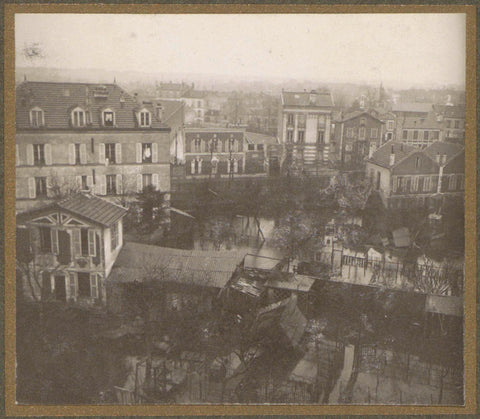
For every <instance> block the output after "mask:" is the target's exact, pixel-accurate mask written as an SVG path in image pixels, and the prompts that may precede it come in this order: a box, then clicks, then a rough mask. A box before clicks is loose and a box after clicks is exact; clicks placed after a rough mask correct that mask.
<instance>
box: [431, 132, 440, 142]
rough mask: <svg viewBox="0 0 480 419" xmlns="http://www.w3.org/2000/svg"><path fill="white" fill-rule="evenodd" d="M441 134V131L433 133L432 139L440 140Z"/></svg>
mask: <svg viewBox="0 0 480 419" xmlns="http://www.w3.org/2000/svg"><path fill="white" fill-rule="evenodd" d="M439 134H440V133H439V131H432V139H434V140H438V138H439Z"/></svg>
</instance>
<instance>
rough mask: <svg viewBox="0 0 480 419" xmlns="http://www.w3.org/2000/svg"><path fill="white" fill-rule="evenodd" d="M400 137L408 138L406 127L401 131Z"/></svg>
mask: <svg viewBox="0 0 480 419" xmlns="http://www.w3.org/2000/svg"><path fill="white" fill-rule="evenodd" d="M402 138H403V139H404V140H406V139H407V138H408V131H407V130H406V129H404V130H403V133H402Z"/></svg>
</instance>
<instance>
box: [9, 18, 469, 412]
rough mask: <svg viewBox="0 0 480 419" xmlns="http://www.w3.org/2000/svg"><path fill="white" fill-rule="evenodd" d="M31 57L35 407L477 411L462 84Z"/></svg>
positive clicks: (29, 328)
mask: <svg viewBox="0 0 480 419" xmlns="http://www.w3.org/2000/svg"><path fill="white" fill-rule="evenodd" d="M19 22H20V21H19ZM18 27H21V26H18ZM461 30H462V29H461V26H460V31H461ZM463 30H464V29H463ZM16 54H17V66H16V74H15V78H16V89H15V91H16V93H15V96H16V102H15V110H16V112H15V117H16V120H15V126H16V136H15V164H16V213H17V222H16V242H17V247H16V249H17V250H16V273H17V274H16V281H17V287H16V288H17V295H16V309H17V314H16V345H17V346H16V356H17V363H18V364H17V370H16V401H17V403H18V404H20V405H22V404H24V405H31V404H40V405H79V404H80V405H81V404H85V405H112V404H116V405H157V404H158V405H182V404H216V405H218V404H232V403H241V404H244V405H249V404H292V405H297V404H303V405H315V404H318V405H336V404H339V405H348V404H352V405H388V404H393V405H405V406H415V405H419V406H421V405H432V406H433V405H437V406H442V405H444V406H459V407H460V406H464V404H465V387H464V380H465V373H464V371H465V369H464V356H463V355H464V329H463V322H464V291H465V269H464V264H465V250H464V242H465V236H464V233H463V232H464V213H465V208H464V204H463V201H464V190H465V188H466V183H465V142H466V135H465V130H466V127H465V120H466V108H465V103H466V97H465V84H462V83H459V84H455V83H451V84H448V83H446V82H444V81H442V82H440V83H439V84H437V85H435V82H434V81H432V83H430V84H429V83H424V84H423V86H422V83H420V84H415V83H411V84H410V85H413V86H415V87H414V88H406V87H404V86H401V85H395V83H394V82H392V80H389V83H390V85H389V84H387V82H385V84H384V82H383V80H382V79H383V77H382V76H381V75H380V76H378V77H379V79H377V78H374V80H368V81H361V80H358V79H352V80H350V79H346V80H343V81H329V80H325V81H320V80H318V79H315V78H314V79H310V78H302V77H301V76H298V79H295V80H292V79H291V78H290V79H287V78H285V79H283V80H279V79H280V78H278V77H276V78H274V79H273V80H272V81H269V80H268V78H264V77H262V78H261V80H260V79H258V80H249V79H248V77H247V78H245V79H242V78H241V77H240V78H238V80H237V81H235V77H236V76H235V75H232V76H231V77H230V79H227V78H225V79H222V77H221V76H215V75H206V76H205V77H204V76H201V77H199V76H198V75H194V74H191V75H190V77H191V78H190V79H189V78H187V77H186V75H185V73H187V75H188V71H182V70H183V69H180V70H179V73H180V76H178V77H175V76H174V75H172V74H171V73H168V75H165V74H163V76H162V73H159V74H157V75H154V77H153V79H152V77H151V76H150V75H145V74H144V75H143V76H142V75H141V74H135V72H133V73H132V74H128V73H127V72H124V73H122V72H121V71H120V70H118V71H112V70H104V71H98V70H96V71H84V70H81V69H79V71H76V70H75V69H74V68H73V69H72V68H64V69H62V68H55V69H52V68H49V67H48V66H46V67H42V66H41V65H39V64H38V63H41V62H42V61H43V62H45V60H47V61H46V62H48V54H49V53H48V51H46V50H45V47H44V45H42V43H41V42H38V43H36V42H29V43H28V42H26V43H24V44H23V45H18V44H17V49H16ZM22 55H23V58H24V63H23V64H26V65H22V66H21V65H19V61H18V57H19V56H22ZM459 65H461V64H459ZM82 73H83V74H82ZM107 74H108V75H107ZM152 74H155V73H152ZM110 76H111V78H112V81H113V82H108V81H106V78H107V77H110ZM137 77H140V79H137ZM141 77H145V78H144V79H142V78H141ZM117 78H118V80H119V81H118V82H117ZM95 79H97V80H95ZM120 80H123V81H122V82H120ZM232 80H233V81H232ZM216 83H217V84H216ZM32 340H34V341H38V342H42V343H41V345H43V346H44V348H43V349H42V350H41V351H39V350H38V348H35V349H34V348H31V347H30V346H29V345H28V344H27V342H29V341H32Z"/></svg>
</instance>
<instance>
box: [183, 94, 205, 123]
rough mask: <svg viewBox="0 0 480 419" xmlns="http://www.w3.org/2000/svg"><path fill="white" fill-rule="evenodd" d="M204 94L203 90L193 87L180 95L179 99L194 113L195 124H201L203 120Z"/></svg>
mask: <svg viewBox="0 0 480 419" xmlns="http://www.w3.org/2000/svg"><path fill="white" fill-rule="evenodd" d="M205 96H206V94H205V92H201V91H199V90H195V89H194V88H193V87H192V89H190V90H187V91H186V92H184V93H183V94H182V96H181V99H182V100H183V102H185V104H186V106H187V107H189V108H190V109H192V110H193V112H194V113H195V120H194V123H195V124H196V125H202V124H203V123H204V122H205V111H206V106H205V104H206V100H205Z"/></svg>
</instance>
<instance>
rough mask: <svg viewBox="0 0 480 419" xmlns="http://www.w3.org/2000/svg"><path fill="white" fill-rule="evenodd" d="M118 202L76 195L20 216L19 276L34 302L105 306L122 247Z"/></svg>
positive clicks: (123, 209) (83, 194)
mask: <svg viewBox="0 0 480 419" xmlns="http://www.w3.org/2000/svg"><path fill="white" fill-rule="evenodd" d="M126 212H127V209H126V208H123V207H121V206H119V205H117V204H114V203H111V202H109V201H107V200H106V199H103V198H100V197H98V196H95V195H93V194H90V193H77V194H73V195H70V196H68V197H66V198H64V199H61V200H59V201H56V202H53V203H51V204H47V205H44V206H42V207H39V208H35V209H31V210H29V211H26V212H23V213H20V214H18V215H17V266H18V267H21V269H17V274H20V275H21V276H22V279H23V290H24V292H25V294H26V295H27V296H28V297H29V298H32V299H37V300H38V299H42V298H44V299H49V298H53V299H55V300H58V301H70V300H73V301H76V302H82V303H87V304H92V303H95V302H101V303H103V304H105V302H106V289H105V279H106V278H107V276H108V275H109V273H110V271H111V269H112V266H113V264H114V262H115V260H116V258H117V257H118V254H119V252H120V249H121V248H122V245H123V221H122V220H123V217H124V216H125V214H126Z"/></svg>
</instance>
